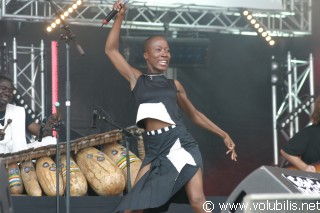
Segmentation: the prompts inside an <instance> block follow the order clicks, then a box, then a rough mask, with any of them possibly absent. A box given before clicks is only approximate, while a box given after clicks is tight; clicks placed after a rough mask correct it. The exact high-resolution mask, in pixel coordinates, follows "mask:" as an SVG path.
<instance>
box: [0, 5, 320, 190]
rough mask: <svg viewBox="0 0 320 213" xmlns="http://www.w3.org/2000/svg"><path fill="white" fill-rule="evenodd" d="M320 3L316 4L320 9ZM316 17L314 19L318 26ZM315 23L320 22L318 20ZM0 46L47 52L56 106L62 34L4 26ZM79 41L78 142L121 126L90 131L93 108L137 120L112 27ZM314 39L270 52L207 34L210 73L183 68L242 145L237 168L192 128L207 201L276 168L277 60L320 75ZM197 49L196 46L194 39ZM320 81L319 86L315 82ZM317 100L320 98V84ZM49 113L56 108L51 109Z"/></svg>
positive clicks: (74, 80)
mask: <svg viewBox="0 0 320 213" xmlns="http://www.w3.org/2000/svg"><path fill="white" fill-rule="evenodd" d="M318 5H319V3H318V4H317V3H316V2H315V3H314V7H315V10H314V11H317V10H316V8H318V9H319V6H318ZM316 18H317V17H314V20H316ZM314 22H316V21H314ZM0 27H1V30H0V42H6V43H7V46H11V43H12V39H13V37H16V39H17V42H18V45H21V46H24V45H28V46H30V44H34V45H35V46H37V45H40V40H41V39H43V40H44V43H45V46H46V60H47V62H48V63H47V67H46V74H47V82H48V88H47V89H48V90H47V91H48V94H47V96H46V97H47V98H48V100H47V104H48V106H51V103H50V98H51V97H50V94H49V93H50V85H49V83H50V72H51V68H50V57H51V56H50V45H51V41H52V40H57V41H59V33H58V32H55V33H53V34H51V35H47V34H46V33H45V32H44V29H45V24H43V23H16V22H9V21H1V24H0ZM71 29H72V30H73V32H74V33H75V35H76V36H77V41H78V43H79V44H80V45H81V46H82V48H83V49H84V51H85V53H86V54H85V55H84V56H80V55H79V53H78V52H77V50H76V48H75V46H74V45H73V44H72V43H71V51H70V54H71V60H70V68H71V75H70V79H71V128H72V138H76V137H81V136H86V135H91V134H96V133H99V132H105V131H109V130H111V129H114V127H112V126H110V125H108V124H106V123H104V122H103V121H98V129H96V130H92V129H90V125H91V117H92V110H93V108H94V106H100V107H101V108H103V109H104V110H105V111H106V112H107V113H108V114H109V115H110V116H111V117H112V118H113V120H114V121H115V122H116V123H117V124H118V125H120V126H122V127H127V126H131V125H133V124H134V121H135V110H136V107H135V105H134V101H133V97H132V96H131V93H130V91H129V85H128V83H127V82H126V81H125V80H124V79H123V78H122V77H121V76H120V75H119V74H118V73H117V72H116V71H115V69H114V67H113V66H112V65H111V64H110V62H109V61H108V59H107V58H106V57H105V55H104V42H105V38H106V36H107V34H108V30H109V29H107V28H102V29H101V28H95V27H82V26H71ZM313 30H314V33H313V35H312V36H305V37H303V38H280V39H277V42H278V44H277V46H275V47H273V48H271V47H269V46H268V45H267V44H266V43H265V42H264V41H263V40H262V39H261V38H259V37H251V36H240V35H224V34H217V33H207V34H205V37H206V38H208V39H209V40H210V46H209V53H208V60H207V62H208V63H207V64H206V66H204V67H196V66H192V65H190V66H187V67H186V66H184V67H177V72H178V75H177V76H178V80H180V81H181V83H182V84H183V85H184V87H185V89H186V91H187V93H188V96H189V98H190V100H191V101H192V102H193V104H194V105H195V106H196V107H197V108H198V109H199V110H200V111H202V112H203V113H204V114H206V115H207V116H208V117H209V118H210V119H212V120H213V121H214V122H215V123H216V124H218V125H219V126H220V127H221V128H223V129H224V130H226V131H227V132H228V133H229V134H230V135H231V136H232V138H233V139H234V141H235V143H236V144H237V152H238V155H239V156H238V162H237V163H235V162H232V161H231V160H230V159H229V156H226V155H225V152H226V148H225V146H224V144H223V142H222V140H221V139H220V138H218V137H216V136H215V135H212V134H210V133H208V132H207V131H205V130H202V129H200V128H199V127H197V126H195V125H193V124H192V123H191V122H190V121H189V120H188V119H187V118H186V125H187V127H188V128H189V129H190V131H191V132H192V134H193V135H194V137H195V138H196V139H197V140H198V141H199V144H200V149H201V151H202V154H203V160H204V164H205V172H204V185H205V186H204V188H205V193H206V194H207V195H210V196H212V195H228V194H229V193H230V192H231V191H232V190H233V189H234V188H235V187H236V186H237V184H238V183H239V182H240V181H241V180H242V179H244V178H245V177H246V176H247V175H248V174H249V173H250V172H252V171H253V170H255V169H256V168H258V167H260V166H261V165H272V163H273V139H272V113H271V107H272V103H271V84H270V59H271V56H272V55H276V56H279V57H283V58H285V57H286V55H287V52H288V51H290V52H291V53H292V55H293V56H294V57H296V58H298V59H304V60H307V59H308V57H309V54H310V53H313V55H314V58H315V77H316V79H318V77H319V67H320V66H319V65H320V55H319V53H320V49H319V30H318V26H314V29H313ZM194 42H195V43H196V42H197V41H196V40H194ZM59 76H60V77H59V79H60V84H59V90H60V93H59V100H60V103H61V105H62V106H61V112H62V114H63V115H65V106H64V102H65V80H66V59H65V44H64V43H63V42H62V41H59ZM317 82H318V81H317V80H316V83H317ZM316 89H317V91H316V94H319V93H318V91H319V84H317V88H316ZM48 110H49V109H48Z"/></svg>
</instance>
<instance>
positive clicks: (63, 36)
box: [60, 22, 84, 213]
mask: <svg viewBox="0 0 320 213" xmlns="http://www.w3.org/2000/svg"><path fill="white" fill-rule="evenodd" d="M61 29H62V30H63V31H64V34H61V36H60V39H61V40H64V41H65V44H66V67H67V79H66V109H67V110H66V144H67V149H66V213H69V212H70V126H71V125H70V114H71V110H70V106H71V84H70V45H69V41H70V40H72V41H73V42H74V43H75V44H76V47H77V49H78V51H79V53H80V55H84V51H83V50H82V48H81V46H80V45H79V44H78V43H76V41H75V35H74V34H73V33H72V31H71V30H70V28H69V26H68V25H66V23H65V22H63V25H62V27H61Z"/></svg>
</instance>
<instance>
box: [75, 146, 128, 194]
mask: <svg viewBox="0 0 320 213" xmlns="http://www.w3.org/2000/svg"><path fill="white" fill-rule="evenodd" d="M76 161H77V163H78V165H79V167H80V169H81V171H82V172H83V174H84V175H85V177H86V179H87V181H88V183H89V185H90V186H91V188H92V189H93V190H94V191H95V192H96V193H97V194H98V195H101V196H112V195H120V194H121V193H122V192H123V190H124V188H125V179H124V176H123V174H122V172H121V170H120V169H119V168H118V167H117V165H116V164H115V163H114V162H113V161H112V160H111V159H110V158H109V157H108V156H107V155H105V154H104V153H103V152H101V151H100V150H98V149H96V148H94V147H89V148H86V149H83V150H81V151H80V152H78V154H77V155H76Z"/></svg>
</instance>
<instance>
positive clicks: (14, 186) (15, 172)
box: [7, 163, 23, 195]
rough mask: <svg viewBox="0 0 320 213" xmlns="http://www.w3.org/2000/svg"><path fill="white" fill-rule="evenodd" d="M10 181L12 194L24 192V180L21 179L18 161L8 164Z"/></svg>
mask: <svg viewBox="0 0 320 213" xmlns="http://www.w3.org/2000/svg"><path fill="white" fill-rule="evenodd" d="M7 171H8V181H9V189H10V193H11V194H16V195H19V194H22V193H23V182H22V179H21V173H20V169H19V166H18V164H17V163H12V164H9V165H8V168H7Z"/></svg>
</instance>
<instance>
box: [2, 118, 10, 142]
mask: <svg viewBox="0 0 320 213" xmlns="http://www.w3.org/2000/svg"><path fill="white" fill-rule="evenodd" d="M11 122H12V119H8V120H7V124H6V125H5V127H4V128H3V129H2V130H1V133H2V134H0V141H2V140H3V139H4V135H5V133H4V131H5V130H6V128H7V127H8V126H9V124H11Z"/></svg>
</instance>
